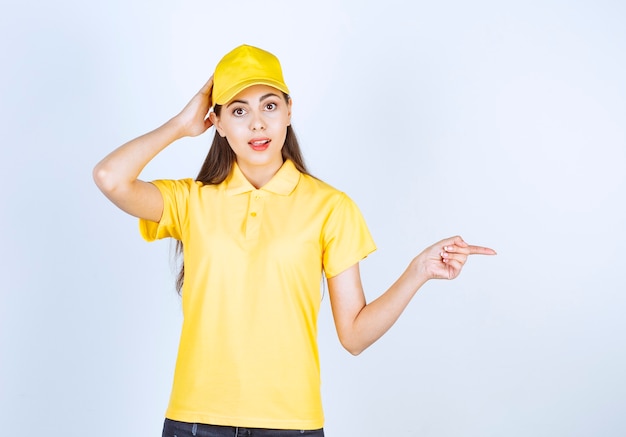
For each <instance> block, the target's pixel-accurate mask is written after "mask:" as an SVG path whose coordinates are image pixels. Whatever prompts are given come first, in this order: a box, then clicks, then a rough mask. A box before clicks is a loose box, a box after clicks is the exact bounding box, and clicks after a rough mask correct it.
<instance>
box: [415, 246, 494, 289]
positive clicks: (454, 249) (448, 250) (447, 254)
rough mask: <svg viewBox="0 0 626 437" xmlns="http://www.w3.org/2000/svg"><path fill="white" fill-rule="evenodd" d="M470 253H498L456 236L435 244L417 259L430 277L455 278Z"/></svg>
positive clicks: (422, 269) (421, 268)
mask: <svg viewBox="0 0 626 437" xmlns="http://www.w3.org/2000/svg"><path fill="white" fill-rule="evenodd" d="M470 255H496V251H495V250H493V249H490V248H488V247H482V246H472V245H469V244H467V243H466V242H465V241H463V239H462V238H461V237H459V236H456V237H452V238H447V239H445V240H441V241H440V242H438V243H435V244H433V245H432V246H430V247H429V248H427V249H425V250H424V251H423V252H422V253H421V254H420V255H418V257H417V258H416V259H417V260H419V261H420V270H421V271H423V272H425V274H426V275H427V277H428V278H429V279H454V278H456V277H457V276H459V274H460V273H461V270H462V269H463V266H464V265H465V262H466V261H467V258H468V256H470Z"/></svg>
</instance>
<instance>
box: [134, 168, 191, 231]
mask: <svg viewBox="0 0 626 437" xmlns="http://www.w3.org/2000/svg"><path fill="white" fill-rule="evenodd" d="M152 184H154V185H155V186H156V187H157V188H158V189H159V191H160V192H161V196H163V214H162V215H161V220H159V222H158V223H157V222H153V221H150V220H145V219H139V232H140V233H141V236H142V237H143V239H144V240H146V241H154V240H159V239H161V238H167V237H171V238H175V239H177V240H182V236H183V232H184V226H185V224H186V223H187V211H188V204H189V193H190V189H191V186H192V184H193V180H192V179H181V180H156V181H152Z"/></svg>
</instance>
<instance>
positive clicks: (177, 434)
mask: <svg viewBox="0 0 626 437" xmlns="http://www.w3.org/2000/svg"><path fill="white" fill-rule="evenodd" d="M163 437H324V430H323V429H315V430H291V429H265V428H240V427H233V426H219V425H205V424H202V423H186V422H178V421H176V420H170V419H165V424H164V425H163Z"/></svg>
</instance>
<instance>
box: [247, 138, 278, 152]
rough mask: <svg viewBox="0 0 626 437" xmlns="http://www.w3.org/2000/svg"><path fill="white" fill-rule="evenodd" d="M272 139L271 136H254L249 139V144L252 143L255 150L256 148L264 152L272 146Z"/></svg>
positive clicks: (251, 145)
mask: <svg viewBox="0 0 626 437" xmlns="http://www.w3.org/2000/svg"><path fill="white" fill-rule="evenodd" d="M271 141H272V140H271V139H269V138H253V139H251V140H250V141H248V144H249V145H250V147H252V149H253V150H256V151H257V152H262V151H263V150H265V149H267V148H268V147H269V146H270V142H271Z"/></svg>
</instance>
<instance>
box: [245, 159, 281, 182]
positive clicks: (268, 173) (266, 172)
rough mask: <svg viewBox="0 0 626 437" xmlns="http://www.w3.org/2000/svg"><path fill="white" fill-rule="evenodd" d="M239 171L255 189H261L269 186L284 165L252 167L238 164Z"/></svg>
mask: <svg viewBox="0 0 626 437" xmlns="http://www.w3.org/2000/svg"><path fill="white" fill-rule="evenodd" d="M237 165H238V166H239V170H241V173H242V174H243V175H244V176H245V178H246V179H247V180H248V182H250V183H251V184H252V185H253V186H254V188H256V189H259V188H261V187H263V185H265V184H267V183H268V182H269V181H270V180H271V179H272V178H273V177H274V175H275V174H276V173H278V170H280V168H281V167H282V165H283V161H282V160H281V161H280V162H276V163H274V164H271V165H258V166H257V165H250V164H243V165H242V163H239V162H238V163H237Z"/></svg>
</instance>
